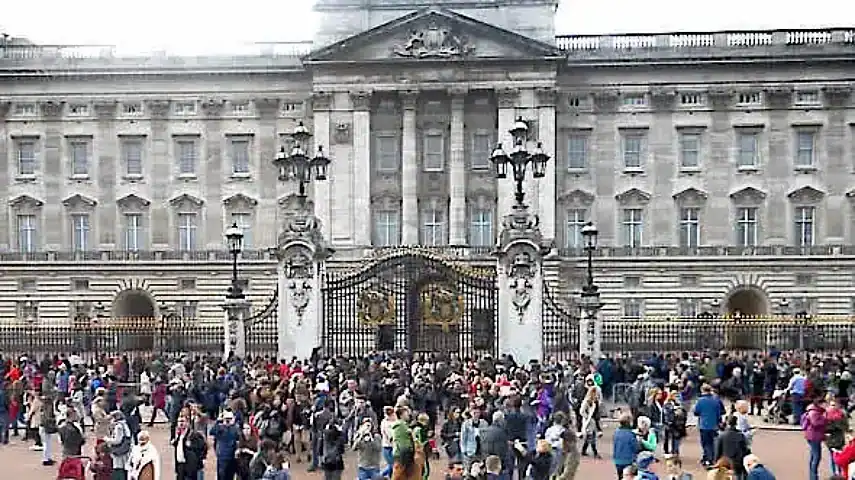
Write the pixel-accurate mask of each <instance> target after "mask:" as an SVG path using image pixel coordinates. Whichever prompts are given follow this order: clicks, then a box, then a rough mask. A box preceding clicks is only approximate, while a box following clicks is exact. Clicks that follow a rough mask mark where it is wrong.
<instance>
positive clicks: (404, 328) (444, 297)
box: [322, 249, 498, 357]
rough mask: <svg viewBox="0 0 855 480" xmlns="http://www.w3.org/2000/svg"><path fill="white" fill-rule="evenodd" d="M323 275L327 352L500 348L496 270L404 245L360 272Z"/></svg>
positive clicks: (475, 352) (324, 344)
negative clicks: (481, 267)
mask: <svg viewBox="0 0 855 480" xmlns="http://www.w3.org/2000/svg"><path fill="white" fill-rule="evenodd" d="M324 280H325V285H324V288H323V302H322V304H323V306H322V308H323V325H322V338H323V340H322V347H323V353H324V354H326V355H357V354H364V353H366V352H370V351H409V352H413V353H431V352H437V353H457V354H459V355H461V356H464V357H466V356H469V357H472V356H477V355H481V354H486V353H489V354H493V355H495V354H496V352H497V349H498V289H497V284H496V270H495V268H488V269H475V268H471V267H470V266H468V265H465V264H462V263H458V262H455V261H453V260H448V259H445V258H442V257H440V256H438V255H436V254H434V253H432V252H428V251H422V250H416V249H413V250H410V249H400V250H399V251H395V252H394V253H392V254H390V255H386V256H383V257H381V258H379V259H377V260H374V261H372V262H371V263H369V264H368V265H366V266H363V267H361V268H358V269H355V270H350V271H346V272H327V274H326V278H325V279H324Z"/></svg>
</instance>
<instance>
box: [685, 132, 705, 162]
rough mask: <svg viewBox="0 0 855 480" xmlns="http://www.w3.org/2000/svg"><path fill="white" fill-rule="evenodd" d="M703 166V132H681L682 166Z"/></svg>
mask: <svg viewBox="0 0 855 480" xmlns="http://www.w3.org/2000/svg"><path fill="white" fill-rule="evenodd" d="M700 166H701V134H700V133H697V132H681V133H680V168H682V169H694V168H699V167H700Z"/></svg>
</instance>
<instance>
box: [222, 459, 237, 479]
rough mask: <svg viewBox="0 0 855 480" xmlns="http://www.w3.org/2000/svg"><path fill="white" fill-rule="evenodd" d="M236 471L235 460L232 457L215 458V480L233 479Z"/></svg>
mask: <svg viewBox="0 0 855 480" xmlns="http://www.w3.org/2000/svg"><path fill="white" fill-rule="evenodd" d="M236 473H237V460H235V459H234V458H218V459H217V480H234V478H235V474H236Z"/></svg>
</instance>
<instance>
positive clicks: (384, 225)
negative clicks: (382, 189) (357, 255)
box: [374, 210, 400, 247]
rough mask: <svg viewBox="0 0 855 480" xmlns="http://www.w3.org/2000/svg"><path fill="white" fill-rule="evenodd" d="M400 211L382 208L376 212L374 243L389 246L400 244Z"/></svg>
mask: <svg viewBox="0 0 855 480" xmlns="http://www.w3.org/2000/svg"><path fill="white" fill-rule="evenodd" d="M398 218H399V216H398V212H397V211H387V210H381V211H377V212H375V213H374V245H375V246H378V247H387V246H391V245H398V244H400V235H399V229H398Z"/></svg>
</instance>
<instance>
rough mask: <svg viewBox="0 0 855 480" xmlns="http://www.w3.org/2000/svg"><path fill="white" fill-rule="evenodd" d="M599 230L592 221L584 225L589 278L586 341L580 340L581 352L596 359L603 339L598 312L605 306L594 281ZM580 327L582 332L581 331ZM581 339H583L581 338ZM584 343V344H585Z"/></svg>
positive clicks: (584, 289)
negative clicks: (598, 326) (598, 325)
mask: <svg viewBox="0 0 855 480" xmlns="http://www.w3.org/2000/svg"><path fill="white" fill-rule="evenodd" d="M598 235H599V232H598V231H597V227H596V226H594V224H593V223H592V222H588V223H586V224H585V226H584V227H582V238H583V239H584V240H585V253H586V254H587V256H588V279H587V282H585V286H584V287H582V295H581V302H580V305H579V306H580V308H581V310H582V325H581V327H584V334H583V335H580V336H581V337H584V340H585V342H581V341H580V342H579V349H580V350H581V352H580V353H582V354H583V355H587V356H589V357H590V358H591V359H592V360H596V359H597V358H598V357H599V355H600V345H601V341H600V340H601V339H600V334H601V331H600V329H598V328H597V324H598V323H599V322H598V319H597V313H598V312H599V311H600V309H601V308H603V304H602V303H600V288H599V287H598V286H597V285H596V284H595V283H594V251H595V250H596V249H597V236H598ZM581 330H582V329H581V328H580V333H582V332H581ZM580 340H581V339H580ZM583 343H584V344H583Z"/></svg>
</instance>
